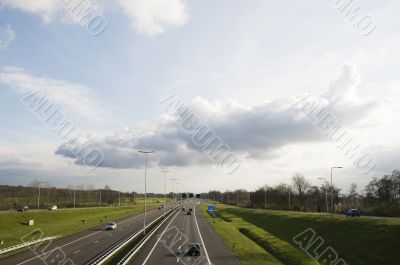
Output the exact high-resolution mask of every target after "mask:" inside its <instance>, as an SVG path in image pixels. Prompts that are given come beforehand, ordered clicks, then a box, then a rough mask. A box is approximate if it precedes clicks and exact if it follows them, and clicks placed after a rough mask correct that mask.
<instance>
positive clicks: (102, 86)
mask: <svg viewBox="0 0 400 265" xmlns="http://www.w3.org/2000/svg"><path fill="white" fill-rule="evenodd" d="M83 2H84V3H85V6H79V7H77V8H75V7H74V6H73V4H71V3H72V2H71V1H64V0H59V1H55V0H36V1H23V0H0V91H1V98H0V103H1V104H0V109H1V112H0V113H1V114H0V115H1V123H0V136H1V137H0V184H9V185H16V184H21V185H28V184H29V183H30V182H31V181H32V180H34V179H37V180H42V181H48V182H50V183H51V184H52V185H56V186H59V187H63V186H66V185H79V184H93V185H95V186H96V187H102V186H104V185H106V184H108V185H110V186H111V187H112V188H114V189H119V190H123V191H132V190H136V191H143V187H144V183H143V174H144V167H143V165H144V156H143V155H142V154H140V153H138V152H137V151H138V150H143V149H144V150H150V149H152V150H155V151H156V153H154V154H151V155H149V172H148V173H149V178H148V179H149V190H150V191H154V192H161V191H162V190H163V175H162V173H160V170H163V169H169V170H170V171H171V172H170V173H169V177H170V178H172V177H174V178H177V179H179V180H178V181H179V182H180V183H182V185H183V188H182V189H185V190H191V191H194V192H202V191H208V190H211V189H220V190H226V189H235V188H245V189H255V188H257V187H259V186H261V185H264V184H269V185H276V184H279V183H283V182H286V183H288V182H289V181H290V178H291V176H292V175H293V174H294V173H295V172H300V173H302V174H304V175H305V176H306V177H307V178H308V179H309V180H310V181H311V182H312V183H313V184H316V185H319V184H320V183H321V182H320V181H319V180H318V178H328V177H329V175H330V167H332V166H343V167H344V169H342V170H337V171H335V183H336V184H337V185H338V186H339V187H341V188H342V189H343V190H344V191H346V190H347V189H348V186H349V185H350V183H351V182H356V183H357V184H359V187H363V186H364V185H365V184H367V183H368V182H369V181H370V180H371V179H372V178H373V177H378V176H382V175H383V174H390V173H391V171H392V170H393V169H395V168H399V155H400V138H399V137H398V130H399V129H400V126H399V125H398V123H397V121H398V113H399V111H400V106H399V98H400V90H399V89H400V77H399V75H398V71H399V69H400V60H399V59H400V57H399V54H400V53H399V49H400V30H399V25H400V18H399V16H398V10H399V8H400V2H399V1H397V0H392V1H389V0H384V1H379V2H377V1H372V0H366V1H354V3H353V6H350V7H348V8H349V9H347V10H344V9H343V7H344V4H343V3H344V2H348V1H337V2H336V1H329V0H326V1H317V0H313V1H291V2H290V3H289V2H286V1H263V0H255V1H239V0H237V1H236V0H235V1H230V0H229V1H228V0H222V1H211V0H201V1H200V0H168V1H163V0H113V1H103V0H87V1H86V2H85V1H83ZM338 3H339V4H338ZM83 7H84V8H90V9H88V10H90V12H91V13H90V14H91V16H92V17H90V16H87V17H82V13H79V12H77V10H79V8H83ZM358 7H359V8H360V9H359V11H354V10H355V9H356V8H358ZM90 18H92V19H93V21H92V20H90ZM96 23H98V24H96ZM102 23H103V24H102ZM96 26H97V28H96ZM102 26H104V28H101V27H102ZM105 26H106V27H105ZM99 29H101V30H99ZM96 30H97V32H94V31H96ZM94 33H95V34H94ZM32 93H37V94H40V95H41V96H43V97H45V99H46V100H47V102H48V103H49V104H51V106H52V108H53V109H55V110H57V111H58V113H61V114H62V116H63V120H64V121H68V122H70V123H71V124H74V126H75V127H76V128H77V129H78V130H79V132H81V133H82V135H83V136H82V137H84V139H86V140H88V141H90V143H91V144H92V145H93V146H95V147H96V148H98V150H101V152H102V154H103V155H104V159H103V161H102V163H101V164H100V166H99V167H97V168H96V169H90V168H88V167H87V166H85V165H84V163H82V158H81V157H79V156H77V155H76V154H75V153H74V152H72V150H71V149H73V146H71V144H70V143H68V142H67V141H66V139H65V138H64V137H62V136H61V135H60V134H58V133H57V132H55V131H54V130H52V128H50V127H49V126H47V125H48V124H47V125H46V123H45V121H44V119H43V115H42V116H40V115H37V113H35V112H32V111H31V109H30V108H29V106H27V105H26V104H24V103H23V102H24V101H23V100H22V101H21V99H23V98H26V97H27V96H29V95H32ZM307 95H309V96H311V97H312V98H313V100H314V101H315V102H318V105H319V106H321V108H323V109H324V110H325V111H326V112H327V113H329V115H331V117H334V118H335V120H336V122H337V124H338V125H340V126H341V127H342V128H345V129H346V131H347V132H348V135H349V136H351V138H352V139H353V140H354V141H353V142H354V143H357V146H358V145H359V146H360V149H362V150H364V151H363V152H364V153H365V154H368V155H371V157H374V163H375V164H376V166H375V167H373V169H372V170H371V171H370V172H368V173H367V174H364V173H362V172H360V170H359V168H357V166H355V165H354V159H351V158H349V157H348V156H347V155H346V153H345V151H344V150H343V149H340V148H338V146H337V143H336V142H335V141H334V139H332V137H329V136H327V135H326V134H324V132H323V131H321V130H320V129H319V128H318V127H316V126H315V123H314V124H313V122H312V120H310V119H309V117H307V116H306V115H304V113H303V112H302V110H303V109H302V108H301V107H300V108H299V105H298V104H297V103H298V102H299V100H301V99H302V98H304V97H305V96H307ZM171 96H174V98H179V102H181V103H182V104H184V108H185V109H186V110H189V111H190V112H191V113H193V115H195V117H196V119H197V120H198V121H201V123H202V124H203V125H204V126H206V128H208V129H209V130H210V132H212V133H213V135H214V136H215V137H218V139H220V140H221V141H222V142H223V143H224V144H225V146H226V147H228V148H229V150H230V151H231V154H234V156H235V159H237V161H240V162H238V163H237V165H239V164H240V166H238V168H237V170H235V171H234V172H233V173H231V174H228V173H227V171H226V170H225V169H224V168H223V167H222V166H221V165H219V164H218V161H214V160H213V159H210V157H209V156H207V153H206V152H205V151H204V150H202V148H201V146H199V145H198V144H196V142H195V141H194V140H193V137H192V136H193V135H192V134H190V133H187V132H185V131H184V130H183V129H182V128H181V127H180V123H179V119H178V118H177V117H176V116H174V115H171V112H168V111H166V110H165V109H164V108H163V107H162V104H161V105H160V102H162V101H163V100H165V99H168V98H169V97H171ZM296 104H297V105H296ZM171 185H172V184H171V182H169V189H171Z"/></svg>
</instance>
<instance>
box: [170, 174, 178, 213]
mask: <svg viewBox="0 0 400 265" xmlns="http://www.w3.org/2000/svg"><path fill="white" fill-rule="evenodd" d="M169 180H171V181H172V201H173V202H175V180H178V179H169ZM173 207H174V206H173Z"/></svg>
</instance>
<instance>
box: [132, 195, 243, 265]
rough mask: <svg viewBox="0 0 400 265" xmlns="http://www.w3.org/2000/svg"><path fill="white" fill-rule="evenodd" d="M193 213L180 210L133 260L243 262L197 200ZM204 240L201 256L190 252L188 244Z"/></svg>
mask: <svg viewBox="0 0 400 265" xmlns="http://www.w3.org/2000/svg"><path fill="white" fill-rule="evenodd" d="M186 208H192V209H193V213H192V215H187V214H186V213H187V212H186V211H179V212H178V213H177V214H174V215H172V219H171V220H168V221H167V222H166V224H165V225H164V226H163V227H162V228H160V230H159V231H158V235H157V236H154V237H153V238H152V239H151V240H150V241H149V243H148V244H147V245H146V246H145V247H144V248H143V249H142V251H141V252H140V253H139V254H138V255H137V256H136V258H135V259H134V260H133V261H132V262H131V264H133V265H139V264H140V265H160V264H163V265H172V264H175V265H176V264H183V265H208V264H213V265H239V264H240V262H239V261H238V260H237V259H236V257H235V256H234V255H233V254H232V252H231V251H230V250H229V249H228V248H227V246H226V245H225V243H224V242H223V241H222V239H221V238H220V237H219V236H218V235H217V234H216V233H215V231H214V230H213V228H212V227H211V226H210V225H209V223H208V222H207V220H206V219H205V218H204V217H203V216H202V214H201V212H200V209H199V207H198V204H197V202H196V201H194V202H193V203H191V205H189V206H187V207H186ZM189 243H200V244H201V245H202V254H201V256H189V255H188V254H187V250H188V248H187V245H188V244H189Z"/></svg>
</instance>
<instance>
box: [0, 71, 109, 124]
mask: <svg viewBox="0 0 400 265" xmlns="http://www.w3.org/2000/svg"><path fill="white" fill-rule="evenodd" d="M0 84H3V85H6V86H8V87H10V88H12V89H14V90H15V91H17V92H19V93H21V94H23V95H24V96H27V95H28V94H31V93H34V92H39V93H40V94H43V95H44V96H45V97H46V98H47V99H48V100H49V101H50V103H52V104H55V105H58V106H59V107H61V108H62V109H61V110H60V111H61V112H63V111H67V112H70V113H71V114H75V115H76V116H77V117H82V118H86V119H91V120H101V119H102V118H104V115H105V113H104V110H103V109H102V108H101V105H100V104H99V103H98V99H97V98H96V95H95V94H94V93H93V92H92V91H91V89H90V88H88V87H85V86H83V85H80V84H76V83H71V82H67V81H64V80H56V79H51V78H47V77H41V76H36V75H34V74H32V73H31V72H29V71H27V70H25V69H22V68H16V67H5V68H3V69H0Z"/></svg>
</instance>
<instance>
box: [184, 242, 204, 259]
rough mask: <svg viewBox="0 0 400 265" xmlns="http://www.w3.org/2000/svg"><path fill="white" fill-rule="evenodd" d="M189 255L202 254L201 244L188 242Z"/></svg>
mask: <svg viewBox="0 0 400 265" xmlns="http://www.w3.org/2000/svg"><path fill="white" fill-rule="evenodd" d="M186 254H187V255H188V256H200V255H201V245H200V244H199V243H192V244H188V251H187V252H186Z"/></svg>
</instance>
